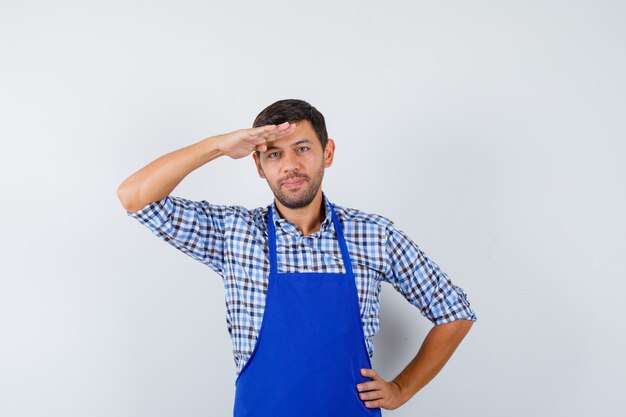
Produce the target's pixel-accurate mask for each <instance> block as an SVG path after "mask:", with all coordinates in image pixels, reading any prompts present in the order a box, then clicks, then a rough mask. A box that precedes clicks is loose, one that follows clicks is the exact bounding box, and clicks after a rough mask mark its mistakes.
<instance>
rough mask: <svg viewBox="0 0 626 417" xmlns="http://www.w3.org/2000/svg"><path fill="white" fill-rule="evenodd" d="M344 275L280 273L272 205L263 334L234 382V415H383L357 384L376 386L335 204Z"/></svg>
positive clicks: (346, 416)
mask: <svg viewBox="0 0 626 417" xmlns="http://www.w3.org/2000/svg"><path fill="white" fill-rule="evenodd" d="M330 207H331V213H332V219H333V224H334V226H335V232H336V234H337V238H338V240H339V246H340V247H341V255H342V257H343V263H344V267H345V270H346V273H345V274H341V273H317V272H293V273H279V272H278V269H277V263H276V231H275V228H274V221H273V219H272V208H271V207H270V208H269V210H268V244H269V255H270V275H269V283H268V288H267V294H266V301H265V310H264V313H263V321H262V325H261V330H260V332H259V336H258V338H257V341H256V344H255V346H254V350H253V351H252V354H251V356H250V358H249V359H248V361H247V362H246V364H245V365H244V367H243V368H242V370H241V372H240V373H239V375H238V376H237V380H236V382H235V405H234V417H366V416H376V417H379V416H381V409H380V408H367V407H365V404H364V402H363V400H361V399H360V398H359V392H358V391H357V389H356V385H357V384H358V383H360V382H367V381H370V380H371V379H370V378H367V377H364V376H362V375H361V373H360V370H361V368H371V362H370V358H369V355H368V354H367V348H366V345H365V336H364V334H363V326H362V325H361V315H360V310H359V299H358V293H357V288H356V282H355V279H354V273H353V272H352V264H351V262H350V255H349V254H348V248H347V246H346V242H345V240H344V236H343V231H342V228H341V224H340V223H339V218H338V217H337V214H336V213H335V210H334V208H333V206H332V204H331V205H330Z"/></svg>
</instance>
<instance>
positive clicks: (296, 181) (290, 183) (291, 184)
mask: <svg viewBox="0 0 626 417" xmlns="http://www.w3.org/2000/svg"><path fill="white" fill-rule="evenodd" d="M305 181H306V180H305V179H304V178H292V179H290V180H287V181H284V182H283V183H282V184H281V185H282V186H283V187H285V188H297V187H299V186H301V185H302V184H304V182H305Z"/></svg>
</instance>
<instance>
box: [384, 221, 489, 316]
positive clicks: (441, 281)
mask: <svg viewBox="0 0 626 417" xmlns="http://www.w3.org/2000/svg"><path fill="white" fill-rule="evenodd" d="M386 254H387V261H388V263H387V273H386V274H385V280H386V281H387V282H389V283H390V284H391V285H393V287H394V288H395V289H396V290H397V291H398V292H400V294H402V295H403V296H404V298H406V300H407V301H408V302H409V303H411V304H412V305H414V306H415V307H417V308H418V309H419V310H420V312H421V314H422V315H423V316H425V317H426V318H427V319H428V320H430V321H431V322H433V323H434V324H443V323H448V322H451V321H454V320H457V319H467V320H473V321H475V320H476V319H477V318H476V315H475V314H474V311H473V310H472V308H471V307H470V303H469V301H468V299H467V295H466V293H465V291H464V290H463V288H461V287H458V286H456V285H454V284H453V283H452V282H451V281H450V279H449V278H448V276H447V275H446V273H445V272H443V271H442V270H441V269H440V268H439V266H438V265H437V264H436V263H435V262H433V261H432V260H431V259H429V258H428V257H427V256H426V254H425V253H424V252H423V251H422V250H421V249H420V247H419V246H418V245H417V244H416V243H415V242H413V241H412V240H411V239H410V238H409V237H408V236H407V235H406V234H405V233H404V232H402V231H400V230H397V229H396V228H394V227H393V226H389V227H388V228H387V243H386Z"/></svg>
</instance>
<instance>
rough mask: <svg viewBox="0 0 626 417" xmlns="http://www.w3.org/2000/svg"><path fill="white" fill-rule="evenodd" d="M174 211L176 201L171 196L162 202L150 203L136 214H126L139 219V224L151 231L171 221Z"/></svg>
mask: <svg viewBox="0 0 626 417" xmlns="http://www.w3.org/2000/svg"><path fill="white" fill-rule="evenodd" d="M173 210H174V201H173V200H172V197H171V196H167V197H165V198H163V199H161V200H158V201H154V202H152V203H149V204H148V205H146V206H145V207H143V208H142V209H140V210H137V211H136V212H134V213H132V212H129V211H127V212H126V214H127V215H128V216H130V217H132V218H134V219H137V220H138V221H139V223H141V224H143V225H145V226H147V227H149V228H150V229H156V228H158V227H160V226H161V225H163V223H165V222H166V221H167V220H168V219H169V217H170V215H171V214H172V212H173Z"/></svg>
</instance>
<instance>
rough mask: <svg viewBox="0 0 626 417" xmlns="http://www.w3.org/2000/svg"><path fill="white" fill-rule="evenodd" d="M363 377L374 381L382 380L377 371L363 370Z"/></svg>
mask: <svg viewBox="0 0 626 417" xmlns="http://www.w3.org/2000/svg"><path fill="white" fill-rule="evenodd" d="M361 375H363V376H366V377H368V378H371V379H374V380H376V379H381V378H380V377H379V376H378V373H377V372H376V371H375V370H373V369H368V368H361Z"/></svg>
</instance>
